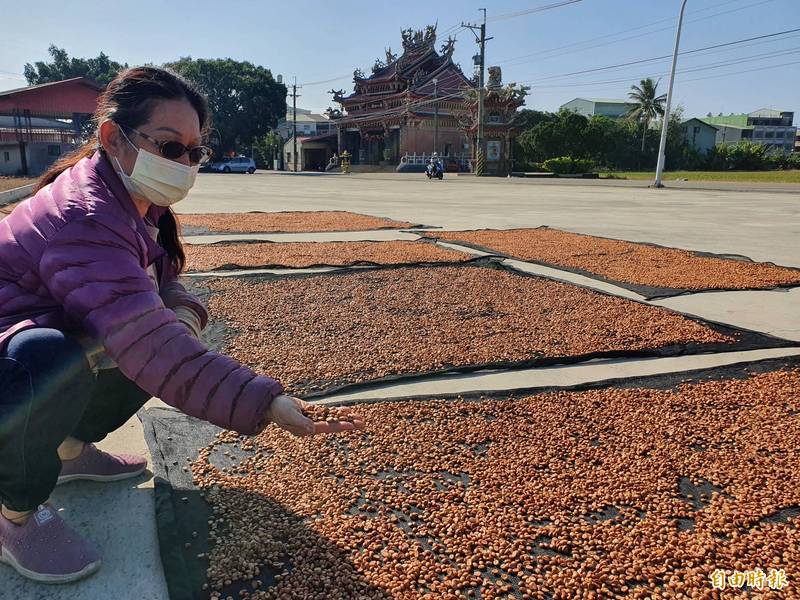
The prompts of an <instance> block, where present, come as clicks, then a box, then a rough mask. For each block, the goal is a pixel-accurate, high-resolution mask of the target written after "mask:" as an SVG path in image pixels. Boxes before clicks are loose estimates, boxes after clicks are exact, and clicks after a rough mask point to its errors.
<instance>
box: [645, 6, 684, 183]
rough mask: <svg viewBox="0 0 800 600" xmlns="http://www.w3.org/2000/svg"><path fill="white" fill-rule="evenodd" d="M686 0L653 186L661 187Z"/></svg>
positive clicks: (677, 36) (676, 45)
mask: <svg viewBox="0 0 800 600" xmlns="http://www.w3.org/2000/svg"><path fill="white" fill-rule="evenodd" d="M685 8H686V0H683V2H682V3H681V12H680V15H679V16H678V31H677V33H676V34H675V51H674V52H673V54H672V72H671V73H670V75H669V89H668V90H667V106H666V108H665V109H664V119H663V121H662V123H661V141H660V142H659V144H658V162H657V163H656V180H655V182H654V183H653V187H657V188H661V187H664V184H663V183H661V174H662V173H663V172H664V161H665V160H666V156H665V150H666V148H667V131H668V130H669V109H670V107H671V106H672V85H673V84H674V83H675V66H676V65H677V64H678V47H679V46H680V43H681V28H682V27H683V11H684V9H685Z"/></svg>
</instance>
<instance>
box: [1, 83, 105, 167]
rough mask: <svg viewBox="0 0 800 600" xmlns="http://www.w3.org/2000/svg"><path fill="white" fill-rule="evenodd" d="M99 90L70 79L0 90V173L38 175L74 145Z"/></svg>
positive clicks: (92, 110)
mask: <svg viewBox="0 0 800 600" xmlns="http://www.w3.org/2000/svg"><path fill="white" fill-rule="evenodd" d="M102 90H103V86H101V85H100V84H98V83H96V82H94V81H92V80H90V79H87V78H85V77H75V78H72V79H65V80H63V81H55V82H52V83H44V84H41V85H31V86H28V87H24V88H18V89H14V90H6V91H3V92H0V175H23V176H24V175H30V176H35V175H39V174H40V173H42V172H43V171H44V170H45V169H46V168H47V167H48V166H49V165H50V164H51V163H52V162H53V161H55V160H56V159H57V158H58V157H59V156H61V155H62V154H65V153H67V152H70V151H71V150H72V149H74V148H75V147H77V146H79V145H80V144H81V143H82V141H83V139H84V137H85V135H86V130H87V128H88V126H89V121H90V119H91V116H92V114H93V113H94V111H95V109H96V108H97V100H98V98H99V96H100V93H101V92H102Z"/></svg>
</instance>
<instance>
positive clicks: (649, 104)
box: [628, 77, 667, 154]
mask: <svg viewBox="0 0 800 600" xmlns="http://www.w3.org/2000/svg"><path fill="white" fill-rule="evenodd" d="M657 88H658V83H657V82H655V81H653V80H652V79H651V78H650V77H648V78H647V79H642V80H641V81H640V82H639V85H632V86H631V90H632V91H631V92H630V93H629V94H628V98H630V99H631V100H633V102H634V103H635V105H636V106H634V107H633V108H632V109H631V110H630V111H629V112H628V117H630V118H631V119H632V120H634V121H637V122H639V123H641V124H642V154H644V143H645V139H646V136H647V128H648V127H649V126H650V122H651V121H653V120H655V119H656V118H657V117H660V116H663V115H664V102H666V101H667V96H666V94H661V95H660V96H656V93H657V92H656V89H657Z"/></svg>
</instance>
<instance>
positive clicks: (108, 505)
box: [0, 399, 168, 600]
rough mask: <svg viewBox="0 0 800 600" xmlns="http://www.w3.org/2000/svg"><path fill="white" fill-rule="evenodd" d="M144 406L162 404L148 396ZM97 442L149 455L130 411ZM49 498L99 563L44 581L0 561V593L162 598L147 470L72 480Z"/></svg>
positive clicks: (71, 598) (67, 599)
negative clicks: (118, 477)
mask: <svg viewBox="0 0 800 600" xmlns="http://www.w3.org/2000/svg"><path fill="white" fill-rule="evenodd" d="M146 406H148V407H151V406H164V404H163V403H162V402H161V401H160V400H156V399H153V400H150V401H149V402H148V404H147V405H146ZM98 446H99V447H100V448H102V449H103V450H107V451H109V452H127V453H131V454H140V455H145V456H147V457H148V459H149V457H150V454H149V452H148V450H147V446H146V444H145V442H144V437H143V433H142V424H141V423H140V422H139V419H138V418H136V417H135V416H134V417H132V418H131V419H130V420H129V421H128V422H127V423H125V425H123V426H122V427H121V428H120V429H118V430H117V431H115V432H113V433H112V434H111V435H109V436H108V437H107V438H106V439H105V440H103V441H102V442H100V443H99V444H98ZM51 501H52V503H53V505H54V506H55V507H56V508H57V509H58V511H59V513H60V514H61V516H62V518H64V519H65V520H66V521H67V522H68V523H69V524H70V525H71V526H72V527H74V528H75V529H77V530H78V532H80V533H81V534H82V535H84V536H86V538H87V539H89V540H91V541H92V542H93V543H94V544H96V545H97V547H98V548H99V549H100V551H101V552H102V554H103V566H102V568H101V569H100V571H99V572H97V573H96V574H95V575H93V576H91V577H89V578H88V579H86V580H84V581H79V582H77V583H73V584H67V585H58V586H47V585H42V584H38V583H33V582H31V581H28V580H27V579H25V578H23V577H21V576H20V575H18V574H17V573H16V571H14V570H13V569H11V567H8V566H7V565H0V598H3V599H6V598H7V599H9V600H11V599H12V598H13V599H15V600H16V599H23V598H25V599H35V600H75V599H77V598H81V599H96V600H101V599H102V600H105V599H107V598H114V599H116V600H128V599H130V600H166V598H167V597H168V595H167V585H166V582H165V580H164V571H163V569H162V567H161V557H160V555H159V551H158V539H157V537H156V527H155V520H154V518H153V517H154V514H155V512H154V511H155V508H154V505H153V478H152V473H151V472H150V471H149V470H148V471H147V472H146V473H145V474H143V475H141V476H139V477H137V478H136V479H131V480H128V481H119V482H115V483H94V482H89V481H74V482H72V483H68V484H65V485H63V486H59V487H57V488H56V490H55V492H54V493H53V496H52V498H51Z"/></svg>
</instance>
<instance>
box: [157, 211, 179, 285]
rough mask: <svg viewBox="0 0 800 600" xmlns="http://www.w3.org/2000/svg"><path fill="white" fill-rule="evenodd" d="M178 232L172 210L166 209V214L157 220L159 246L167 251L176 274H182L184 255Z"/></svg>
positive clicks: (176, 220)
mask: <svg viewBox="0 0 800 600" xmlns="http://www.w3.org/2000/svg"><path fill="white" fill-rule="evenodd" d="M179 232H180V227H178V218H177V217H176V216H175V213H174V212H172V209H171V208H168V209H167V212H165V213H164V214H163V215H161V218H160V219H159V220H158V236H159V239H160V241H161V246H162V247H163V248H164V250H166V251H167V254H168V255H169V257H170V259H171V260H172V264H173V265H174V267H175V273H177V274H180V273H182V272H183V269H184V267H185V266H186V254H185V253H184V251H183V244H181V238H180V233H179Z"/></svg>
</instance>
